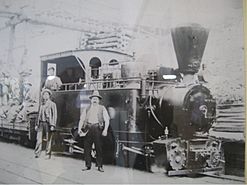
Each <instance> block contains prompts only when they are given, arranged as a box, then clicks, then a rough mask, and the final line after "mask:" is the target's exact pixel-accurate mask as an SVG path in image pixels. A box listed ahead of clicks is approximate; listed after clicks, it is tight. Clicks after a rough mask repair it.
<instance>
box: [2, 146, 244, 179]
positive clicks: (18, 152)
mask: <svg viewBox="0 0 247 185" xmlns="http://www.w3.org/2000/svg"><path fill="white" fill-rule="evenodd" d="M0 148H1V150H0V183H7V184H17V183H18V184H30V183H32V184H33V183H35V184H36V183H38V184H44V183H45V184H50V183H55V184H60V183H62V184H87V183H96V184H112V183H113V184H116V183H119V184H123V183H124V184H133V183H138V184H144V183H145V184H184V183H186V184H205V183H210V184H235V183H241V182H238V181H232V180H225V179H218V178H213V177H207V176H201V177H197V178H190V177H167V176H166V174H163V173H148V172H144V171H139V170H135V169H129V168H123V167H117V166H112V165H105V166H104V170H105V172H104V173H100V172H99V171H97V169H96V168H95V167H94V165H93V168H92V169H91V170H90V171H86V172H82V171H81V168H82V167H83V166H84V162H83V161H82V160H79V159H74V158H71V157H61V156H56V155H53V156H52V158H51V159H45V156H44V153H42V154H43V155H41V157H40V158H38V159H36V158H34V153H33V150H32V149H29V148H25V147H22V146H19V145H16V144H13V143H5V142H0Z"/></svg>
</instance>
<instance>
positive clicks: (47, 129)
mask: <svg viewBox="0 0 247 185" xmlns="http://www.w3.org/2000/svg"><path fill="white" fill-rule="evenodd" d="M51 95H52V92H51V91H50V90H49V89H43V90H42V92H41V97H42V99H41V104H40V108H39V115H38V121H37V124H36V126H35V130H36V131H37V142H36V147H35V151H34V153H35V157H36V158H38V157H39V156H40V154H41V151H42V138H43V135H45V139H44V140H45V141H46V156H47V157H48V158H50V157H51V141H52V135H53V134H52V132H53V131H54V129H55V127H56V122H57V106H56V104H55V103H54V102H53V101H51V99H50V97H51Z"/></svg>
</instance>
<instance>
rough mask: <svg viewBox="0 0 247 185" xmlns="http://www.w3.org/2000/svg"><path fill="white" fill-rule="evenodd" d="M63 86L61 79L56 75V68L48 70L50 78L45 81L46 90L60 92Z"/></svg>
mask: <svg viewBox="0 0 247 185" xmlns="http://www.w3.org/2000/svg"><path fill="white" fill-rule="evenodd" d="M61 85H62V81H61V79H60V78H59V77H58V76H56V75H55V68H54V67H50V68H48V77H47V79H46V81H45V85H44V88H47V89H50V90H53V91H54V90H55V91H56V90H59V89H60V87H61Z"/></svg>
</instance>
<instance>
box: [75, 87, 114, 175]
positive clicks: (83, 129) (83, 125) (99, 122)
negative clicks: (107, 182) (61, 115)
mask: <svg viewBox="0 0 247 185" xmlns="http://www.w3.org/2000/svg"><path fill="white" fill-rule="evenodd" d="M89 98H90V100H91V105H90V106H89V107H87V108H85V109H84V110H83V112H82V114H81V117H80V122H79V126H78V134H79V135H80V136H84V135H85V138H84V151H85V152H84V154H85V161H86V168H85V169H82V170H83V171H85V170H90V169H91V151H92V144H93V143H94V145H95V149H96V165H97V167H98V171H100V172H104V170H103V165H102V142H101V139H102V138H101V137H102V136H107V130H108V127H109V120H110V118H109V115H108V113H107V110H106V108H105V107H104V106H103V105H100V104H99V101H100V100H101V99H102V97H101V96H100V95H99V92H98V91H94V92H93V94H92V95H91V96H90V97H89Z"/></svg>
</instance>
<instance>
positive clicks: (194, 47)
mask: <svg viewBox="0 0 247 185" xmlns="http://www.w3.org/2000/svg"><path fill="white" fill-rule="evenodd" d="M208 33H209V31H208V29H206V28H203V27H201V26H200V25H198V24H192V25H188V26H181V27H177V28H174V29H172V40H173V45H174V49H175V53H176V56H177V60H178V67H179V71H180V72H182V73H184V74H195V73H197V72H198V71H199V69H200V64H201V60H202V56H203V52H204V49H205V46H206V43H207V39H208Z"/></svg>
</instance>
